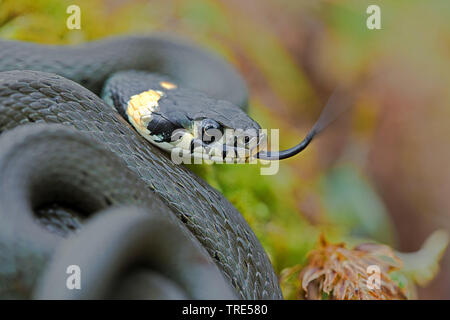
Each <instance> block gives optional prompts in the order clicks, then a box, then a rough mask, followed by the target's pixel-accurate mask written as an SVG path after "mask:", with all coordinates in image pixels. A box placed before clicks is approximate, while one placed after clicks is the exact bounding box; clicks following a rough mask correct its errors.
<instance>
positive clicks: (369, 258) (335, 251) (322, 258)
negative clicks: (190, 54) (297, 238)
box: [300, 235, 406, 300]
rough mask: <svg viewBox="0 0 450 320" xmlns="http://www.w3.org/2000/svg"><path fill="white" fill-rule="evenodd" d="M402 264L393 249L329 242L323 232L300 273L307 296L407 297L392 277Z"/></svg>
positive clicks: (363, 298)
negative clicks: (390, 274)
mask: <svg viewBox="0 0 450 320" xmlns="http://www.w3.org/2000/svg"><path fill="white" fill-rule="evenodd" d="M401 267H402V261H401V260H400V259H399V258H398V257H397V256H396V255H395V254H394V251H393V250H392V249H391V248H390V247H388V246H386V245H381V244H369V243H368V244H361V245H359V246H357V247H355V248H354V249H353V250H350V249H347V248H346V247H345V244H344V243H340V244H330V243H328V242H327V241H326V239H325V237H324V236H323V235H321V236H320V240H319V246H318V248H317V249H315V250H313V251H312V252H311V253H310V254H309V256H308V264H307V266H306V267H305V268H304V269H303V270H302V272H301V273H300V280H301V283H302V288H303V290H304V295H305V298H307V299H321V298H323V297H324V296H325V297H327V298H329V299H337V300H391V299H406V296H405V293H404V292H403V290H402V289H401V288H400V287H399V286H398V285H397V284H396V283H395V282H394V281H392V280H391V278H390V277H389V273H390V272H392V271H394V270H398V269H400V268H401Z"/></svg>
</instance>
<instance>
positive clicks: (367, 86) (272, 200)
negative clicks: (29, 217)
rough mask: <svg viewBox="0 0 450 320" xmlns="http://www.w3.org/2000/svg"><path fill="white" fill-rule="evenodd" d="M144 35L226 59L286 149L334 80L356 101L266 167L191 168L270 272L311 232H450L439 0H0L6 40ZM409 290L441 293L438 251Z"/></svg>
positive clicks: (301, 253) (448, 58)
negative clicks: (272, 168)
mask: <svg viewBox="0 0 450 320" xmlns="http://www.w3.org/2000/svg"><path fill="white" fill-rule="evenodd" d="M71 4H76V5H78V6H80V8H81V29H80V30H68V29H67V27H66V19H67V18H68V16H69V14H67V13H66V8H67V7H68V6H69V5H71ZM371 4H377V5H379V6H380V8H381V26H382V29H381V30H368V29H367V27H366V19H367V18H368V16H369V15H368V14H367V13H366V9H367V7H368V6H369V5H371ZM152 31H165V32H172V33H175V34H178V35H180V36H182V37H185V38H188V39H191V40H192V41H194V42H196V43H198V44H200V45H203V46H205V47H207V48H209V49H211V50H213V51H215V52H217V53H218V54H220V55H222V56H223V57H224V58H225V59H227V60H228V61H229V62H231V63H232V64H233V65H234V66H235V67H236V68H237V69H238V70H239V71H240V72H241V74H242V75H243V76H244V78H245V79H246V81H247V83H248V87H249V91H250V110H251V111H250V113H251V115H252V116H253V118H254V119H255V120H257V121H258V122H259V123H260V124H261V126H262V127H263V128H279V129H280V140H281V141H280V147H281V148H282V149H283V148H286V147H290V146H292V145H294V144H296V143H297V142H298V141H299V139H300V138H302V137H303V136H304V135H305V134H306V133H307V131H308V130H309V129H310V127H311V126H312V125H313V123H314V121H315V120H316V119H317V117H318V115H319V114H320V110H321V108H322V107H323V105H324V104H325V102H326V100H327V99H328V97H329V95H330V94H331V92H332V91H333V89H334V88H335V87H336V86H338V85H342V84H343V85H346V86H347V87H349V88H350V92H351V94H352V96H354V97H355V101H354V107H353V108H352V109H351V111H350V112H347V113H346V114H344V116H343V117H341V118H340V119H339V120H338V121H337V122H335V123H334V124H333V125H332V126H330V127H329V128H328V129H327V130H325V132H324V133H323V134H322V135H321V136H320V137H319V138H318V139H317V140H315V142H314V143H313V144H312V145H311V146H310V147H309V148H308V149H307V150H306V151H304V152H303V153H302V154H301V155H299V156H297V157H294V158H291V159H289V160H285V161H283V162H281V163H280V171H279V173H278V174H276V175H273V176H261V175H260V174H259V167H258V166H255V165H235V166H230V165H214V166H210V165H202V166H195V167H194V166H191V169H192V170H194V171H195V172H196V173H197V174H199V175H200V176H202V177H203V178H205V179H206V180H207V181H208V182H209V183H210V184H211V185H213V186H214V187H215V188H217V189H218V190H220V191H221V192H222V193H223V194H224V195H225V196H226V197H227V198H228V199H229V200H230V201H231V202H232V203H233V204H234V205H235V206H236V207H237V208H238V210H239V211H240V212H241V213H242V214H243V215H244V217H245V218H246V220H247V221H248V222H249V224H250V225H251V227H252V228H253V230H254V231H255V233H256V235H257V236H258V238H259V239H260V241H261V242H262V244H263V246H264V248H265V249H266V251H267V253H268V254H269V256H270V258H271V261H272V263H273V265H274V268H275V271H276V272H277V273H278V274H281V273H282V271H283V270H285V269H286V268H292V267H294V266H302V265H303V264H304V263H305V261H306V257H307V254H308V252H310V250H311V249H312V248H314V246H315V245H316V243H317V240H318V236H319V234H320V233H324V234H325V236H326V237H327V239H328V240H330V241H333V242H336V241H345V242H346V243H348V244H349V246H352V245H354V244H357V243H360V242H364V241H377V242H380V243H385V244H389V245H390V246H392V247H393V248H395V249H396V250H399V251H403V252H413V251H417V250H419V249H420V247H421V245H422V244H423V243H424V241H425V239H426V238H427V237H428V236H429V235H430V234H431V233H432V232H434V231H435V230H437V229H444V230H450V196H449V195H450V170H449V165H448V164H449V162H450V145H449V142H450V91H449V85H450V2H449V1H448V0H430V1H420V0H395V1H394V0H391V1H375V0H372V1H366V0H340V1H338V0H335V1H333V0H328V1H326V0H322V1H319V0H316V1H306V0H173V1H171V0H160V1H144V0H129V1H125V0H98V1H93V0H86V1H75V0H69V1H66V0H0V37H1V38H5V39H19V40H27V41H36V42H40V43H61V44H79V43H82V42H85V41H89V40H94V39H99V38H104V37H107V36H111V35H118V34H133V33H134V34H135V33H150V32H152ZM218 76H220V75H218ZM422 261H424V260H422ZM424 263H425V262H424ZM283 291H284V294H285V297H286V298H293V297H294V296H293V295H292V293H291V292H290V291H289V288H288V286H284V285H283ZM418 294H419V298H421V299H433V298H434V299H450V253H449V252H448V250H447V252H446V254H445V255H444V257H443V259H442V262H441V264H440V272H439V273H438V274H437V276H436V277H435V279H434V280H433V281H432V282H431V283H429V284H428V285H427V286H425V287H424V288H420V289H419V291H418Z"/></svg>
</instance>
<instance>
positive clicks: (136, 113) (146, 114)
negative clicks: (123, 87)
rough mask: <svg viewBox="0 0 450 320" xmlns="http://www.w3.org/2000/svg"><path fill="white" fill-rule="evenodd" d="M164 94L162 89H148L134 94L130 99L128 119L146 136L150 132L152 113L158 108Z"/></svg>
mask: <svg viewBox="0 0 450 320" xmlns="http://www.w3.org/2000/svg"><path fill="white" fill-rule="evenodd" d="M162 96H164V93H163V92H162V91H158V90H148V91H144V92H141V93H140V94H137V95H134V96H132V97H131V99H130V101H128V106H127V114H128V119H129V120H130V122H131V124H132V125H133V126H134V127H135V128H136V130H138V131H139V133H141V134H142V135H144V136H145V135H146V134H147V135H148V134H150V131H148V129H147V125H148V123H149V122H150V121H151V119H152V113H153V112H154V111H157V110H158V107H159V105H158V102H159V100H160V99H161V97H162Z"/></svg>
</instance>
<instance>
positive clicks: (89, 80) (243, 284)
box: [0, 35, 282, 299]
mask: <svg viewBox="0 0 450 320" xmlns="http://www.w3.org/2000/svg"><path fill="white" fill-rule="evenodd" d="M121 70H146V71H151V72H157V73H160V74H163V75H167V76H169V77H170V79H173V80H174V81H175V82H176V83H177V84H180V85H183V86H185V87H187V88H192V89H194V90H199V91H201V92H203V93H205V94H206V95H208V96H210V97H213V98H215V99H218V100H227V101H229V102H230V103H232V104H234V105H236V106H238V107H240V108H242V109H244V110H245V108H246V105H247V92H246V88H245V84H244V82H243V80H242V79H241V77H240V76H239V75H238V73H237V72H236V71H234V69H233V68H231V67H230V66H229V65H228V64H227V63H226V62H224V61H223V60H222V59H220V58H217V57H215V56H214V55H211V54H210V53H207V52H206V51H204V50H202V49H200V48H197V47H196V46H193V45H191V44H188V43H186V42H183V41H180V40H179V39H174V38H171V37H168V36H167V35H151V36H136V37H122V38H111V39H106V40H99V41H94V42H90V43H87V44H85V45H82V46H76V47H75V46H46V45H39V44H33V43H25V42H20V41H6V40H1V41H0V133H2V135H0V138H1V137H2V136H3V135H5V136H6V135H7V134H9V133H11V135H10V136H9V137H10V138H9V139H7V141H6V140H5V139H6V138H5V139H3V141H2V143H3V144H2V146H5V145H6V146H8V144H11V143H12V142H11V140H15V139H16V140H18V142H17V143H18V144H17V145H18V146H22V147H20V148H16V147H14V146H11V145H9V149H8V148H7V147H4V148H3V147H2V148H3V149H2V151H0V167H1V168H0V170H2V171H0V174H2V175H3V176H0V179H3V180H2V181H1V183H2V188H3V189H4V190H2V194H3V196H2V198H1V200H0V201H2V209H0V215H2V216H1V219H2V221H1V222H0V226H2V230H0V231H1V233H2V234H1V235H0V236H1V237H3V238H4V237H10V238H12V239H14V241H16V244H17V245H16V246H20V244H21V243H22V242H21V241H22V240H20V239H19V238H20V237H31V235H32V234H33V232H34V231H36V230H35V229H33V228H34V227H33V228H31V229H33V230H34V231H32V232H31V231H30V232H29V235H23V233H24V232H27V230H17V229H18V226H17V225H14V222H13V220H14V218H13V217H11V212H16V211H18V210H19V209H17V208H18V207H17V206H19V207H20V205H19V204H18V203H17V202H21V201H25V200H27V199H21V197H25V195H23V194H27V195H28V198H29V199H28V200H27V201H31V202H32V204H31V206H32V207H33V208H32V209H33V210H35V209H36V207H39V206H42V205H44V204H45V203H46V202H45V201H46V196H47V195H48V194H56V195H57V196H56V199H57V200H58V201H59V202H63V203H65V204H67V205H68V206H72V207H73V208H75V210H76V211H77V210H78V211H79V212H81V213H82V215H89V214H91V213H93V212H97V211H99V210H107V209H108V208H109V207H112V206H114V205H142V204H145V206H146V207H147V208H150V209H149V210H150V211H151V209H152V208H154V209H155V208H156V209H155V211H162V210H163V209H162V208H164V207H168V208H169V209H168V210H166V213H167V211H168V212H169V215H170V216H174V217H177V218H179V219H174V221H176V223H178V224H180V227H186V230H189V232H188V233H189V234H190V237H192V235H193V236H195V241H198V242H199V243H200V244H201V245H202V246H203V248H204V249H206V251H207V252H208V253H209V256H210V257H211V258H212V260H213V261H214V262H215V263H216V265H217V267H218V268H219V270H220V271H221V273H222V275H223V276H224V278H225V279H226V281H227V282H228V283H229V284H230V285H231V287H232V288H233V289H234V292H235V294H236V296H237V297H238V298H242V299H281V298H282V295H281V290H280V288H279V285H278V280H277V277H276V275H275V273H274V270H273V268H272V265H271V263H270V261H269V259H268V256H267V254H266V253H265V251H264V249H263V248H262V246H261V244H260V243H259V241H258V239H257V238H256V236H255V234H254V233H253V231H252V230H251V228H250V227H249V226H248V224H247V222H246V221H245V220H244V218H243V217H242V216H241V214H240V213H239V212H238V211H237V210H236V208H234V207H233V205H232V204H231V203H230V202H229V201H228V200H227V199H225V198H224V196H223V195H222V194H220V193H219V192H218V191H217V190H215V189H214V188H213V187H211V186H210V185H209V184H207V183H206V182H205V181H203V180H202V179H201V178H199V177H197V176H196V175H195V174H193V173H192V172H191V171H189V170H188V169H187V168H186V167H184V166H182V165H176V164H174V163H173V162H172V161H171V160H170V157H169V156H168V155H167V154H166V153H164V152H163V151H161V150H160V149H159V148H157V147H155V146H154V145H152V144H150V143H148V141H147V140H145V139H144V138H143V137H142V136H141V135H139V134H138V133H137V132H136V131H135V130H134V129H133V127H132V126H130V124H129V123H128V122H127V121H126V120H125V119H124V118H123V117H122V116H120V115H119V113H118V112H117V111H116V110H114V109H113V108H111V107H110V106H109V105H107V104H106V103H105V101H103V100H102V99H100V98H99V96H98V94H100V92H101V90H102V87H103V85H104V83H105V81H106V80H107V78H108V77H109V76H110V75H111V74H113V73H115V72H117V71H121ZM29 123H35V124H38V125H37V126H39V128H37V129H30V130H31V133H30V132H24V134H25V136H26V137H27V139H22V140H21V139H20V137H16V136H15V134H12V133H13V131H14V132H17V131H15V130H17V129H14V128H15V127H17V126H22V125H25V124H29ZM40 123H47V124H59V125H63V126H64V127H71V128H74V129H76V130H74V131H65V130H63V129H60V128H59V127H58V128H56V129H54V128H53V127H52V126H50V127H51V128H50V129H45V128H43V127H40V125H39V124H40ZM11 129H13V130H12V131H11V132H5V131H9V130H11ZM33 130H34V131H33ZM49 130H50V131H49ZM58 132H59V134H58ZM40 136H42V137H41V138H39V137H40ZM58 139H60V142H59V143H56V142H55V143H50V142H52V141H53V140H54V141H59V140H58ZM83 139H88V141H91V142H90V144H91V146H90V147H89V148H90V149H92V148H93V149H94V150H95V149H96V148H97V147H96V145H98V147H99V148H100V149H102V148H104V149H105V152H110V153H113V154H115V155H116V156H117V158H118V160H117V161H115V160H114V161H113V160H112V159H110V160H108V161H112V162H108V161H107V162H105V161H106V160H105V159H103V160H102V158H105V157H102V156H99V155H96V152H94V151H91V152H88V151H86V150H84V151H83V150H80V149H83V145H86V144H88V142H86V141H85V140H83ZM33 141H34V142H33ZM64 141H68V143H66V142H64ZM83 141H84V142H83ZM92 141H93V142H92ZM69 142H70V143H69ZM36 145H38V146H40V147H39V148H41V149H39V148H37V147H36ZM27 146H28V147H27ZM55 146H58V147H55ZM36 148H37V149H39V150H40V153H39V156H36V155H33V154H32V151H30V150H34V149H36ZM89 148H87V149H89ZM47 149H48V150H47ZM90 149H89V150H90ZM8 150H9V151H8ZM36 152H37V151H36ZM55 152H56V155H55V156H49V154H55ZM100 154H101V153H100ZM13 155H14V156H13ZM27 155H28V156H27ZM2 157H3V159H2ZM33 157H34V160H30V159H33ZM106 158H108V157H106ZM5 159H6V160H5ZM11 159H16V160H14V161H12V160H11ZM36 159H40V160H36ZM108 159H109V158H108ZM85 160H86V161H87V162H85ZM88 160H89V161H88ZM102 161H103V163H102ZM69 164H70V166H69ZM10 165H15V166H19V165H22V166H23V168H33V170H31V169H26V170H21V169H20V168H19V169H17V172H21V173H20V174H18V176H24V175H26V173H27V172H28V173H27V174H29V176H30V177H31V178H30V179H31V181H35V182H36V181H37V182H36V183H31V184H30V186H28V187H29V188H35V189H36V188H37V189H38V191H36V190H35V191H32V192H34V193H33V194H36V195H35V196H30V194H29V193H30V192H31V191H30V192H29V193H24V192H22V191H20V190H18V188H19V187H20V186H22V187H23V184H20V183H18V182H17V183H15V182H14V179H16V178H15V177H14V176H13V175H11V174H10V173H9V172H10V171H11V172H13V171H14V170H12V169H11V170H9V169H8V170H6V169H5V168H9V166H10ZM67 166H69V167H70V168H72V169H70V170H72V173H71V174H68V177H65V178H63V179H62V178H61V175H64V174H65V173H64V172H67V171H68V170H69V169H67V168H69V167H67ZM74 167H77V168H78V169H79V170H73V168H74ZM55 168H60V170H59V169H55ZM102 168H103V169H102ZM64 170H66V171H64ZM117 171H121V173H120V174H119V175H118V176H117ZM24 172H25V173H24ZM48 172H57V173H55V175H54V176H58V177H60V180H61V179H62V180H64V181H66V182H64V181H63V182H61V181H60V180H56V182H55V180H51V179H50V178H48V180H46V179H47V178H46V174H47V173H48ZM5 177H7V178H5ZM87 177H90V179H87ZM22 178H23V177H22ZM113 178H114V179H113ZM91 180H93V186H89V185H90V183H92V181H91ZM112 180H114V181H112ZM46 181H47V183H45V182H46ZM70 181H72V182H73V181H77V183H78V186H80V185H83V186H84V185H86V186H85V187H84V188H81V189H79V190H78V189H77V188H76V186H75V187H74V185H73V183H72V184H71V183H69V182H70ZM130 181H132V182H133V183H131V182H130ZM38 182H39V183H38ZM67 184H71V186H70V187H68V186H67ZM61 190H62V191H61ZM3 191H5V192H3ZM6 191H7V192H6ZM27 192H28V191H27ZM68 194H69V195H71V196H72V199H69V200H68V199H67V196H68ZM143 194H144V195H143ZM155 195H156V197H155ZM30 197H31V198H30ZM64 197H66V198H64ZM63 198H64V199H63ZM155 198H156V199H155ZM12 199H18V201H15V202H14V203H11V202H12ZM36 199H38V200H36ZM80 199H83V201H84V202H86V201H85V200H86V199H88V200H87V202H86V204H83V205H81V207H80V205H79V203H78V202H79V201H78V200H80ZM148 199H150V200H148ZM152 199H153V200H152ZM159 199H161V201H160V200H159ZM47 200H49V201H55V199H54V198H52V199H47ZM33 201H34V202H33ZM80 201H81V200H80ZM83 201H81V202H83ZM47 202H48V201H47ZM4 203H7V204H8V205H4ZM12 206H16V208H15V209H14V208H13V207H12ZM77 206H79V207H77ZM5 208H10V209H9V210H7V209H5ZM23 210H25V209H23ZM19 211H20V210H19ZM5 212H6V213H5ZM170 212H173V214H172V213H170ZM8 217H9V218H8ZM58 219H60V220H61V221H62V222H60V224H65V223H66V224H67V221H69V220H70V219H66V220H64V219H65V218H64V217H57V219H56V220H58ZM56 224H58V222H56ZM8 226H9V227H10V228H9V229H8ZM11 229H12V230H14V231H15V232H13V231H11ZM31 229H30V230H31ZM36 232H38V231H36ZM39 232H40V231H39ZM42 232H43V231H42ZM42 232H41V233H42ZM168 232H169V231H168ZM47 233H48V232H47ZM21 234H22V235H21ZM188 236H189V235H188ZM42 237H43V239H46V237H47V238H48V239H50V238H51V239H53V240H52V241H53V242H52V241H50V240H48V241H47V240H45V241H44V240H43V242H45V243H46V241H47V242H48V243H50V242H51V243H53V244H52V245H49V244H48V243H47V245H49V246H50V247H52V248H54V247H56V245H55V244H54V243H55V239H54V238H55V237H56V238H58V239H59V238H62V236H60V235H57V236H55V235H52V236H50V235H47V236H42ZM14 241H13V242H14ZM27 241H29V242H30V241H32V240H30V239H28V240H27ZM37 242H39V241H37ZM27 243H28V242H27ZM33 245H36V244H33ZM0 246H2V244H0ZM3 246H5V245H3ZM13 247H14V246H13ZM31 247H32V246H31ZM0 249H2V250H0V252H3V253H2V256H1V257H0V258H1V259H3V260H5V259H6V260H8V257H6V258H5V252H10V251H12V252H13V253H11V254H12V255H16V258H15V260H14V261H15V262H14V263H18V261H19V260H20V259H19V257H18V256H17V250H16V249H17V248H16V247H14V248H12V249H11V248H9V249H8V248H1V247H0ZM166 249H167V248H166ZM8 250H10V251H8ZM49 250H50V249H49ZM52 250H53V249H51V250H50V251H52ZM167 250H169V249H167ZM44 256H45V254H43V257H44ZM42 259H43V260H45V259H44V258H42ZM38 260H39V259H38ZM14 263H12V264H11V265H12V266H11V267H10V270H9V272H10V277H9V278H8V279H7V280H5V279H0V285H1V284H2V283H5V281H6V282H7V281H9V282H8V283H9V285H11V283H13V284H14V283H15V282H17V281H18V280H17V279H18V277H19V278H20V277H22V278H24V277H25V278H26V277H28V276H30V277H31V275H30V274H29V273H32V272H33V271H32V269H33V268H32V267H31V266H29V269H30V270H31V271H30V270H28V269H27V270H18V269H19V268H18V267H17V264H14ZM5 265H6V266H7V265H8V264H4V265H3V266H5ZM4 268H5V267H4ZM39 268H40V267H39ZM39 268H37V269H36V270H34V272H38V271H39V270H41V269H39ZM3 271H4V270H3ZM185 272H186V273H189V270H186V271H185ZM20 274H21V275H20ZM24 274H25V275H24ZM0 278H1V277H0ZM11 279H12V280H11ZM22 280H23V279H22ZM22 280H21V281H22ZM33 281H34V280H29V279H28V280H26V281H25V280H23V281H22V282H20V281H19V282H20V283H21V285H24V283H27V284H29V283H33ZM24 286H25V287H26V286H27V285H24ZM30 286H31V285H30ZM28 289H29V288H28ZM28 289H27V290H28ZM27 290H25V289H24V291H25V293H24V294H23V296H25V297H26V296H27V295H28V291H27Z"/></svg>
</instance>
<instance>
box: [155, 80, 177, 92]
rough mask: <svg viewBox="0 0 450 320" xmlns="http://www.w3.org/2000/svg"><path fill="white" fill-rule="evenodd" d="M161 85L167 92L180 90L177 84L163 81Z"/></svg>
mask: <svg viewBox="0 0 450 320" xmlns="http://www.w3.org/2000/svg"><path fill="white" fill-rule="evenodd" d="M159 85H160V86H161V87H163V88H164V89H166V90H172V89H176V88H178V87H177V85H176V84H174V83H172V82H168V81H161V82H160V83H159Z"/></svg>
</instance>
